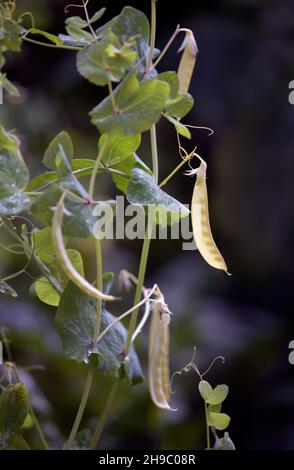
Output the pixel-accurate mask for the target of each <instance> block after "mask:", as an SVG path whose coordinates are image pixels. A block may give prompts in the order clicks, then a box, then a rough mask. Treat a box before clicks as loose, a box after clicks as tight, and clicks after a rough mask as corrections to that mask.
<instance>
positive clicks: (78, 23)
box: [65, 16, 88, 29]
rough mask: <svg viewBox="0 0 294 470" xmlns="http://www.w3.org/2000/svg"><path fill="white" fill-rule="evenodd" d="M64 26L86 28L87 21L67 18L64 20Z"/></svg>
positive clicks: (72, 17) (78, 18)
mask: <svg viewBox="0 0 294 470" xmlns="http://www.w3.org/2000/svg"><path fill="white" fill-rule="evenodd" d="M65 24H66V25H67V26H74V27H77V28H81V29H84V28H87V27H88V23H87V21H85V20H83V19H82V18H81V17H80V16H70V17H69V18H66V20H65Z"/></svg>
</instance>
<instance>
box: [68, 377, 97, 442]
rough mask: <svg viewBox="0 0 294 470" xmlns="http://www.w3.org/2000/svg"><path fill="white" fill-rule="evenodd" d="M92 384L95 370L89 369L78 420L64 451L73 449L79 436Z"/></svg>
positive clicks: (76, 419) (75, 421)
mask: <svg viewBox="0 0 294 470" xmlns="http://www.w3.org/2000/svg"><path fill="white" fill-rule="evenodd" d="M92 382H93V370H92V369H88V374H87V378H86V382H85V385H84V390H83V394H82V398H81V401H80V405H79V409H78V412H77V415H76V418H75V420H74V424H73V427H72V430H71V432H70V435H69V437H68V440H67V442H66V443H65V446H64V450H70V449H71V447H72V444H73V442H74V440H75V437H76V435H77V432H78V429H79V427H80V424H81V421H82V417H83V414H84V411H85V408H86V405H87V401H88V398H89V393H90V390H91V386H92Z"/></svg>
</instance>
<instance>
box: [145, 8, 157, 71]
mask: <svg viewBox="0 0 294 470" xmlns="http://www.w3.org/2000/svg"><path fill="white" fill-rule="evenodd" d="M155 36H156V0H151V33H150V48H149V55H148V60H147V65H146V73H147V72H148V71H149V69H150V67H151V64H152V59H153V54H154V48H155Z"/></svg>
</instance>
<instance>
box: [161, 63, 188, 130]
mask: <svg viewBox="0 0 294 470" xmlns="http://www.w3.org/2000/svg"><path fill="white" fill-rule="evenodd" d="M158 78H159V80H163V81H165V82H166V83H168V85H169V87H170V92H169V96H168V99H167V101H166V104H165V113H166V114H167V115H169V116H171V117H174V118H176V119H181V118H183V117H184V116H185V115H186V114H188V112H189V111H190V110H191V109H192V107H193V104H194V100H193V97H192V96H191V95H190V94H189V93H179V78H178V75H177V73H176V72H170V71H169V72H163V73H160V74H159V75H158ZM185 137H186V136H185Z"/></svg>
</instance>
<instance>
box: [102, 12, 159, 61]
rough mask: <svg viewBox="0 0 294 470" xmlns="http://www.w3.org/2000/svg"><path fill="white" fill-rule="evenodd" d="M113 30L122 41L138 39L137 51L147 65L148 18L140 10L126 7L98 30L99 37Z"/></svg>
mask: <svg viewBox="0 0 294 470" xmlns="http://www.w3.org/2000/svg"><path fill="white" fill-rule="evenodd" d="M109 29H110V30H111V31H112V32H113V33H114V34H116V35H117V36H118V37H119V38H120V39H121V40H124V39H125V38H129V37H133V36H135V37H136V49H137V50H138V54H139V57H140V59H141V61H142V63H143V64H144V65H145V64H146V60H147V55H148V50H149V36H150V26H149V21H148V18H147V17H146V15H145V14H144V13H142V12H141V11H140V10H137V9H136V8H133V7H129V6H127V7H124V8H123V9H122V11H121V13H120V14H119V15H118V16H116V17H114V18H113V19H112V20H110V21H109V22H108V23H106V24H105V25H103V26H101V27H100V28H98V29H97V31H96V33H97V34H98V36H100V35H102V34H104V33H105V31H107V30H109Z"/></svg>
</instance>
